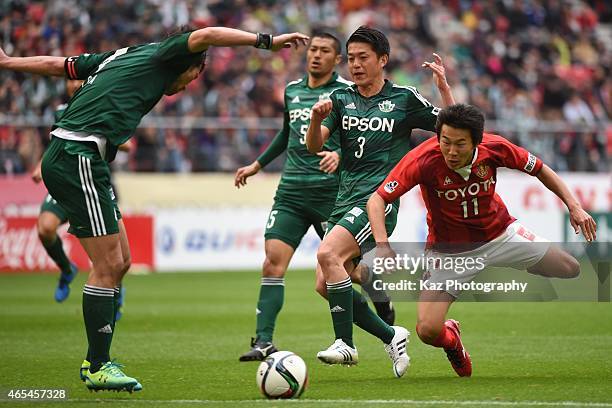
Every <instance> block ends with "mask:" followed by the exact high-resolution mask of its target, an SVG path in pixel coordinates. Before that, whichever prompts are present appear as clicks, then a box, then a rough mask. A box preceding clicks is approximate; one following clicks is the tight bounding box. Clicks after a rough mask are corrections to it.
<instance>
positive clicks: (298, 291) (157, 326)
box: [0, 270, 612, 408]
mask: <svg viewBox="0 0 612 408" xmlns="http://www.w3.org/2000/svg"><path fill="white" fill-rule="evenodd" d="M259 279H260V275H259V273H256V272H227V273H177V274H152V275H130V276H127V277H126V280H125V282H124V283H125V286H126V288H127V297H126V305H125V314H124V316H123V319H122V320H121V321H120V322H119V323H118V324H117V329H116V335H115V339H114V342H113V349H112V356H113V357H115V358H117V359H118V360H119V361H120V362H122V363H124V364H125V365H126V369H125V371H126V373H127V374H128V375H132V376H135V377H136V378H138V379H139V380H140V381H141V383H142V384H143V387H144V390H143V391H142V392H140V393H135V394H132V395H130V394H127V393H119V394H117V393H108V392H107V393H103V392H99V393H90V392H89V391H88V390H87V389H86V388H85V386H84V385H83V384H82V383H81V382H80V381H79V379H78V369H79V366H80V363H81V361H82V359H83V356H84V353H85V350H86V341H85V331H84V328H83V322H82V316H81V288H82V284H83V283H84V280H85V275H84V274H81V275H80V276H79V277H78V278H77V280H76V281H75V282H74V283H73V285H72V293H71V295H70V298H69V299H68V300H67V301H66V302H65V303H64V304H56V303H55V302H54V301H53V290H54V287H55V282H56V275H51V274H29V275H2V276H0V390H1V391H2V395H0V408H1V407H3V406H7V407H8V406H17V407H25V406H33V407H46V406H53V407H64V406H65V407H73V406H84V407H92V406H94V404H100V403H101V402H104V404H102V405H101V406H116V407H125V406H136V407H147V408H149V407H174V406H184V407H187V406H195V405H204V406H222V407H232V406H244V407H247V406H253V405H255V406H266V407H268V406H281V405H282V406H293V405H296V404H297V405H298V406H313V407H315V406H317V407H319V406H334V407H341V406H368V407H370V406H430V407H435V406H441V407H442V406H444V407H448V406H479V407H484V406H513V407H514V406H555V405H557V404H563V403H565V405H566V406H583V405H582V404H585V405H584V406H598V407H612V387H611V384H612V307H611V305H610V303H587V302H583V303H459V304H456V305H454V307H453V308H452V309H451V314H450V316H451V317H453V318H455V319H457V320H459V321H460V322H461V325H462V331H463V341H464V344H465V345H466V348H467V349H468V350H469V351H470V353H471V355H472V359H473V366H474V372H473V377H472V378H458V377H456V375H455V374H454V372H453V371H452V369H451V367H450V365H449V363H448V361H447V360H446V357H445V354H444V352H443V351H442V350H440V349H434V348H432V347H429V346H426V345H424V344H422V343H421V342H420V340H419V339H418V337H417V336H416V335H415V334H414V333H413V335H412V336H411V342H410V345H409V349H408V350H409V354H410V355H411V357H412V366H411V368H410V369H409V372H408V373H407V374H406V376H405V377H404V378H402V379H396V378H394V377H393V374H392V370H391V363H390V360H389V358H388V356H387V355H386V353H385V352H384V350H383V347H382V344H380V342H379V341H378V340H377V339H374V338H373V337H371V336H369V335H367V334H366V333H364V332H362V331H361V330H360V329H357V328H356V330H355V340H356V345H357V347H358V349H359V353H360V363H359V365H358V366H355V367H351V368H347V367H340V366H324V365H322V364H320V363H319V362H318V361H317V360H316V358H315V355H316V352H317V351H319V350H320V349H322V348H325V347H327V346H328V345H329V344H331V342H332V341H333V332H332V327H331V320H330V316H329V312H328V307H327V304H326V302H324V301H322V300H321V299H320V298H319V297H318V295H317V294H316V293H315V292H314V273H312V272H309V271H295V270H290V271H289V273H288V274H287V277H286V292H285V306H284V309H283V311H282V312H281V314H280V317H279V320H278V324H277V327H276V333H275V344H276V345H277V346H278V347H279V348H280V349H281V350H291V351H293V352H295V353H297V354H299V355H300V356H301V357H302V358H304V360H305V361H306V364H307V365H308V369H309V383H310V384H309V387H308V389H307V390H306V392H305V393H304V395H303V397H302V399H301V400H300V401H299V402H291V401H284V402H283V401H281V402H267V401H264V400H263V397H262V396H261V394H260V392H259V390H258V389H257V387H256V385H255V371H256V368H257V363H239V362H238V356H239V355H240V354H241V353H242V352H244V351H246V350H247V349H248V346H249V339H250V337H251V336H252V335H253V331H254V325H255V304H256V300H257V295H258V291H259ZM396 308H397V316H398V323H399V324H402V325H404V326H406V327H407V328H408V329H409V330H410V331H412V332H414V326H415V313H416V304H415V303H400V304H397V305H396ZM24 388H36V389H42V388H45V389H50V388H62V389H66V390H67V391H68V394H69V398H70V399H69V401H61V402H20V403H16V402H15V401H9V400H7V398H6V393H7V392H8V390H10V389H24ZM352 401H355V402H357V403H358V405H355V402H352Z"/></svg>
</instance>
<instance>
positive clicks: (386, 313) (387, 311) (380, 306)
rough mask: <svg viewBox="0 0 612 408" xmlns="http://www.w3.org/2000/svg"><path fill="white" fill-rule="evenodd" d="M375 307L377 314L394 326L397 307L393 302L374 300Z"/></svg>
mask: <svg viewBox="0 0 612 408" xmlns="http://www.w3.org/2000/svg"><path fill="white" fill-rule="evenodd" d="M374 308H375V309H376V314H377V315H378V317H380V318H381V319H382V320H383V321H384V322H385V323H387V324H388V325H389V326H393V324H394V323H395V308H394V307H393V302H391V301H390V300H389V301H387V302H374Z"/></svg>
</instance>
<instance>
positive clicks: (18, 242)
mask: <svg viewBox="0 0 612 408" xmlns="http://www.w3.org/2000/svg"><path fill="white" fill-rule="evenodd" d="M0 191H2V192H3V194H0V273H3V272H5V273H6V272H8V273H23V272H37V271H57V270H58V268H57V266H56V265H55V263H54V262H53V260H52V259H51V258H50V257H49V256H48V255H47V252H46V251H45V248H44V247H43V246H42V244H41V243H40V240H39V239H38V229H37V218H38V212H39V210H40V205H41V203H42V200H43V198H44V197H45V195H46V194H47V191H46V190H45V188H44V186H43V185H40V184H35V183H33V182H32V180H31V179H30V178H29V177H27V176H21V177H0ZM8 191H10V192H11V194H4V192H8ZM123 222H124V224H125V228H126V231H127V234H128V237H130V252H131V258H132V269H147V270H153V269H154V263H153V261H154V259H153V253H154V250H153V249H154V248H153V217H152V216H151V215H130V214H123ZM58 235H59V237H60V238H61V239H62V242H63V246H64V251H65V252H66V254H67V255H68V257H69V258H70V260H71V261H72V262H74V263H76V264H77V266H78V267H79V270H89V268H90V262H89V258H88V257H87V254H86V253H85V251H84V250H83V247H82V246H81V244H80V243H79V240H78V239H77V238H76V237H75V236H74V235H72V234H69V233H68V224H64V225H62V226H60V228H59V229H58Z"/></svg>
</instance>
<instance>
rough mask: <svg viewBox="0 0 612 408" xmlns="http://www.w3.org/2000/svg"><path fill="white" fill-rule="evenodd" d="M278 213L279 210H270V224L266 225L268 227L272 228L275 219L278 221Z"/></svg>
mask: <svg viewBox="0 0 612 408" xmlns="http://www.w3.org/2000/svg"><path fill="white" fill-rule="evenodd" d="M276 214H278V210H272V211H270V217H269V218H268V224H267V225H266V229H270V228H272V227H273V226H274V221H276Z"/></svg>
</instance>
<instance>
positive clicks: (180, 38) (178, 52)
mask: <svg viewBox="0 0 612 408" xmlns="http://www.w3.org/2000/svg"><path fill="white" fill-rule="evenodd" d="M190 35H191V32H189V33H183V34H177V35H172V36H170V37H168V38H166V39H165V40H164V41H162V42H161V43H159V48H158V49H157V51H156V52H155V58H156V59H157V60H158V61H160V62H162V63H168V62H173V61H176V59H178V58H183V57H186V56H190V55H192V54H194V53H192V52H189V47H188V41H189V36H190ZM196 54H199V53H196Z"/></svg>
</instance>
